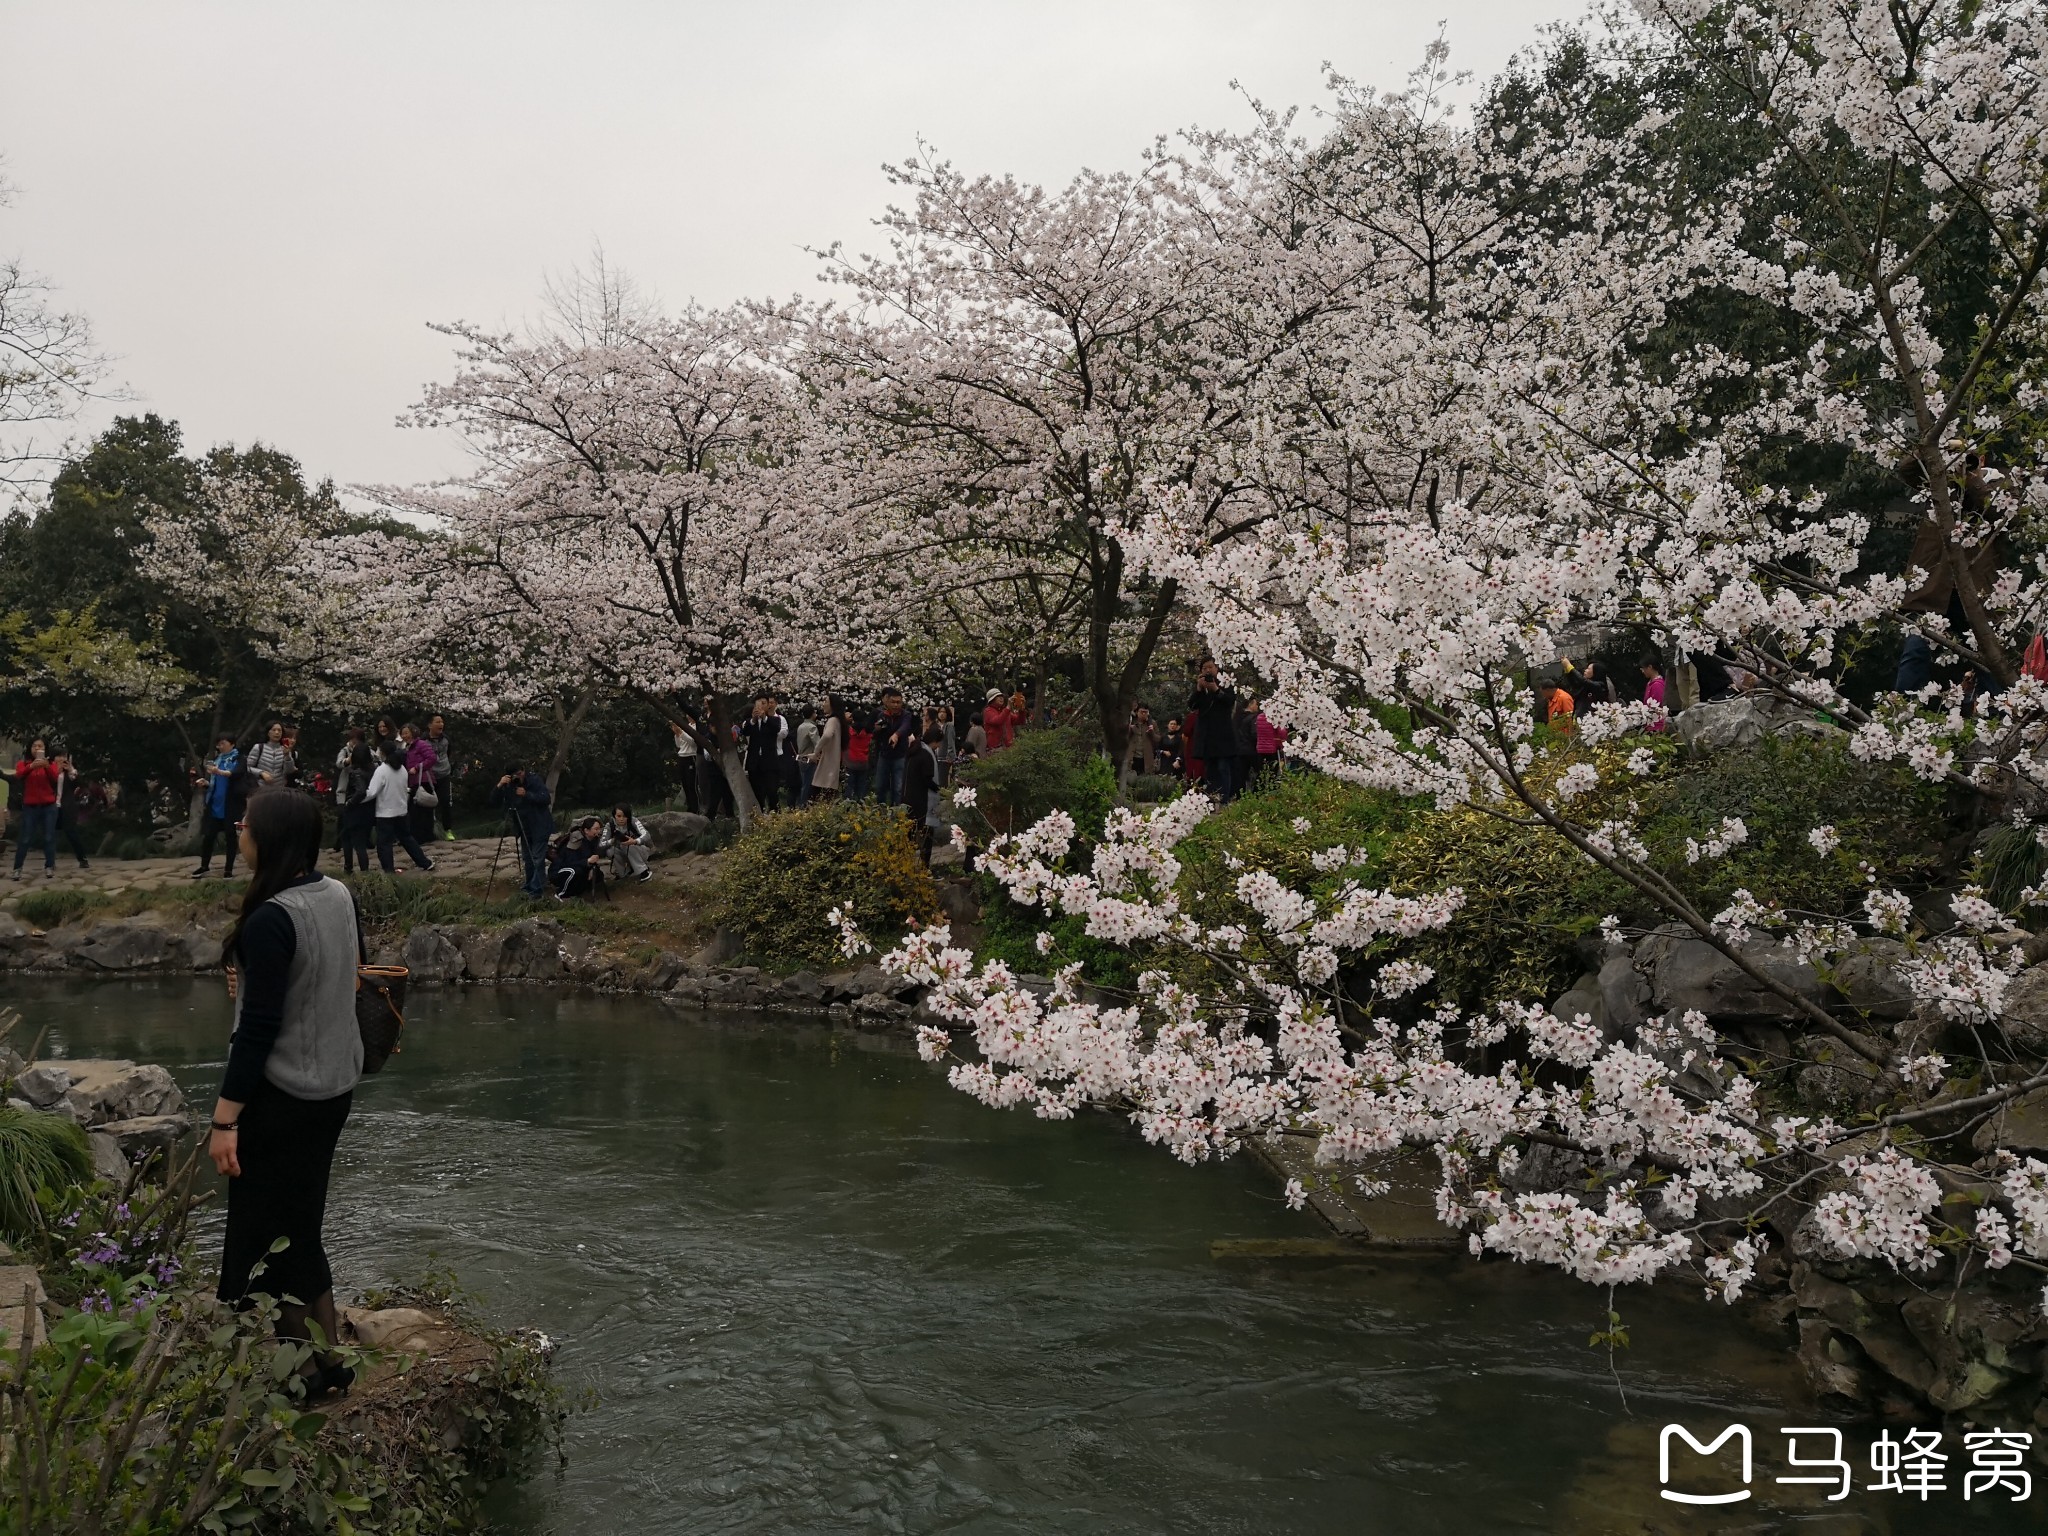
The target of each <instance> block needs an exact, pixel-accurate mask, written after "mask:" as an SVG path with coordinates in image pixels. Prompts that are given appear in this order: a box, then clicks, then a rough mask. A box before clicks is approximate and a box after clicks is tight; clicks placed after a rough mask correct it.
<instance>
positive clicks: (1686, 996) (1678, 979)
mask: <svg viewBox="0 0 2048 1536" xmlns="http://www.w3.org/2000/svg"><path fill="white" fill-rule="evenodd" d="M1740 953H1741V954H1742V957H1743V958H1744V959H1745V960H1747V961H1748V962H1749V963H1750V964H1751V965H1753V966H1754V967H1756V968H1757V969H1758V970H1759V971H1761V972H1763V973H1764V974H1765V975H1766V976H1769V977H1771V978H1773V979H1775V980H1777V981H1778V982H1780V983H1781V984H1783V985H1784V986H1786V987H1788V988H1789V989H1790V990H1791V991H1792V992H1793V993H1794V994H1795V995H1796V996H1799V997H1802V998H1805V999H1807V1000H1808V1001H1810V1002H1813V1003H1816V1004H1818V1003H1821V1002H1822V1001H1823V1000H1824V999H1825V998H1826V996H1827V985H1826V983H1824V982H1823V981H1822V980H1821V979H1820V976H1819V975H1818V973H1816V972H1815V970H1814V969H1813V967H1812V966H1810V965H1808V964H1807V963H1806V962H1805V961H1804V960H1801V959H1800V958H1799V954H1798V952H1797V951H1796V950H1794V949H1793V948H1792V947H1791V946H1790V945H1787V944H1780V943H1778V942H1777V941H1776V940H1774V939H1770V938H1767V937H1764V936H1763V935H1760V934H1759V935H1754V936H1752V937H1751V938H1750V939H1749V940H1748V942H1746V943H1745V944H1743V945H1742V946H1741V947H1740ZM1635 963H1636V966H1637V968H1638V969H1640V970H1641V971H1643V972H1644V973H1645V974H1646V975H1647V976H1648V978H1649V984H1650V1002H1651V1006H1652V1008H1653V1010H1654V1011H1656V1012H1659V1013H1669V1012H1671V1011H1672V1010H1674V1009H1675V1010H1677V1011H1678V1012H1680V1013H1684V1012H1688V1011H1690V1010H1695V1009H1696V1010H1698V1011H1699V1012H1700V1013H1702V1014H1704V1015H1706V1016H1707V1017H1708V1018H1710V1019H1716V1018H1719V1019H1790V1018H1798V1017H1800V1016H1801V1015H1800V1010H1799V1009H1797V1008H1795V1007H1794V1006H1793V1005H1792V1004H1791V1003H1788V1002H1786V1001H1785V1000H1784V999H1783V998H1781V997H1779V996H1778V995H1777V994H1776V993H1775V992H1772V991H1770V990H1769V989H1768V988H1766V987H1765V986H1763V985H1762V984H1761V983H1760V982H1758V981H1756V980H1754V979H1753V978H1752V977H1751V976H1749V975H1748V973H1747V972H1745V971H1743V970H1742V969H1741V968H1740V967H1739V966H1737V965H1736V964H1735V962H1734V961H1733V960H1730V959H1729V958H1728V957H1727V956H1726V955H1724V954H1722V953H1721V952H1720V951H1719V950H1718V949H1716V948H1714V946H1713V945H1711V944H1709V943H1707V942H1706V941H1705V940H1703V939H1700V938H1698V937H1696V936H1694V935H1692V934H1691V932H1690V930H1683V931H1674V930H1672V929H1660V930H1658V931H1657V932H1656V933H1653V934H1651V935H1650V936H1649V937H1648V938H1646V939H1644V940H1643V942H1642V943H1641V944H1639V945H1638V946H1636V961H1635Z"/></svg>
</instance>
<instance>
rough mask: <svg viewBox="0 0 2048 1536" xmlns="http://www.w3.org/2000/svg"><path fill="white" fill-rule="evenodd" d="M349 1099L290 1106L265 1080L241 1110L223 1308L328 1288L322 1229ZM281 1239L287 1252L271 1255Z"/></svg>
mask: <svg viewBox="0 0 2048 1536" xmlns="http://www.w3.org/2000/svg"><path fill="white" fill-rule="evenodd" d="M354 1097H355V1095H354V1094H353V1093H344V1094H341V1095H339V1096H338V1097H335V1098H332V1099H295V1098H293V1097H292V1096H291V1095H290V1094H288V1093H286V1092H285V1091H284V1090H283V1089H282V1088H280V1087H278V1086H277V1085H276V1084H275V1083H273V1082H271V1081H269V1080H268V1079H267V1078H266V1079H265V1080H264V1083H263V1086H262V1088H261V1089H259V1090H258V1091H257V1094H256V1096H255V1097H254V1098H252V1099H251V1100H250V1101H249V1102H248V1103H247V1104H245V1105H243V1106H242V1116H241V1119H240V1120H239V1121H238V1122H237V1124H239V1125H240V1127H241V1130H240V1131H239V1133H238V1137H237V1139H238V1140H239V1142H240V1147H239V1149H238V1155H239V1157H240V1158H241V1162H242V1172H241V1174H240V1175H239V1176H238V1177H236V1178H232V1179H229V1180H228V1230H227V1238H226V1240H225V1241H224V1242H223V1243H222V1245H221V1255H220V1299H221V1300H222V1301H224V1302H227V1303H228V1304H230V1305H231V1306H239V1305H241V1304H243V1303H244V1302H246V1301H247V1299H248V1297H249V1296H250V1295H251V1294H255V1293H260V1294H262V1295H265V1296H271V1297H275V1298H277V1299H278V1300H280V1301H282V1300H286V1299H289V1300H292V1301H296V1302H302V1303H304V1302H311V1301H312V1300H313V1299H314V1298H315V1297H317V1296H319V1295H321V1294H322V1293H323V1292H326V1291H329V1290H332V1289H333V1288H334V1273H333V1271H332V1270H330V1269H329V1268H328V1267H327V1249H326V1246H325V1245H324V1244H323V1243H322V1242H321V1240H320V1228H321V1226H322V1224H323V1223H324V1222H325V1220H326V1217H327V1176H328V1174H329V1173H330V1172H331V1171H332V1169H333V1167H334V1147H335V1143H336V1142H338V1141H340V1140H341V1128H342V1126H343V1125H344V1124H346V1123H347V1121H348V1111H349V1103H350V1101H351V1100H352V1099H353V1098H354ZM279 1238H283V1239H285V1246H284V1247H283V1248H281V1249H279V1250H278V1251H277V1252H276V1253H272V1252H271V1251H270V1249H271V1245H272V1244H273V1243H275V1242H277V1240H278V1239H279ZM259 1266H260V1272H258V1270H259Z"/></svg>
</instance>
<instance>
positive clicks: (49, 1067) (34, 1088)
mask: <svg viewBox="0 0 2048 1536" xmlns="http://www.w3.org/2000/svg"><path fill="white" fill-rule="evenodd" d="M70 1086H71V1074H70V1073H69V1072H67V1071H65V1070H64V1069H63V1068H62V1067H60V1066H58V1065H56V1064H55V1063H54V1062H47V1061H46V1062H44V1063H42V1064H41V1065H40V1066H34V1067H30V1068H29V1069H28V1070H27V1071H26V1072H24V1073H22V1074H21V1075H20V1076H19V1077H17V1078H15V1080H14V1091H15V1092H16V1093H17V1094H19V1095H20V1096H21V1097H22V1098H24V1099H26V1100H28V1102H29V1103H30V1104H32V1105H34V1106H35V1107H36V1108H37V1109H48V1108H49V1107H50V1106H51V1105H53V1104H55V1103H56V1102H57V1101H58V1100H59V1099H61V1098H63V1097H64V1090H65V1089H67V1088H69V1087H70Z"/></svg>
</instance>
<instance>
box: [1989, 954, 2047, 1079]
mask: <svg viewBox="0 0 2048 1536" xmlns="http://www.w3.org/2000/svg"><path fill="white" fill-rule="evenodd" d="M1998 1022H1999V1027H2000V1028H2002V1029H2003V1030H2004V1031H2005V1037H2006V1039H2007V1040H2009V1041H2010V1042H2012V1047H2013V1049H2014V1050H2015V1051H2017V1052H2019V1053H2020V1054H2021V1055H2022V1056H2033V1057H2041V1056H2048V965H2033V966H2029V967H2027V969H2025V970H2024V971H2021V972H2020V973H2019V975H2017V976H2015V977H2013V979H2012V980H2011V981H2010V982H2009V983H2007V984H2006V988H2005V1012H2004V1013H2003V1014H2002V1015H2000V1017H1999V1020H1998Z"/></svg>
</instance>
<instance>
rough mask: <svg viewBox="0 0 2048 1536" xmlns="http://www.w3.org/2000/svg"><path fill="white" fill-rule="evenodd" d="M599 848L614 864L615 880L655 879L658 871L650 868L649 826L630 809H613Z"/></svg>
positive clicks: (621, 806)
mask: <svg viewBox="0 0 2048 1536" xmlns="http://www.w3.org/2000/svg"><path fill="white" fill-rule="evenodd" d="M598 847H599V848H600V849H601V850H602V851H603V852H604V853H605V854H606V855H607V856H608V857H609V858H610V859H611V861H612V878H613V879H614V880H618V881H626V880H652V879H653V878H654V871H653V870H651V869H649V868H648V867H647V826H646V823H644V822H643V821H641V820H640V818H639V817H638V816H635V815H634V814H633V807H631V806H630V805H615V806H613V807H612V814H611V819H610V820H609V821H607V822H606V823H605V824H604V835H603V836H602V837H600V838H599V839H598Z"/></svg>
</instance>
